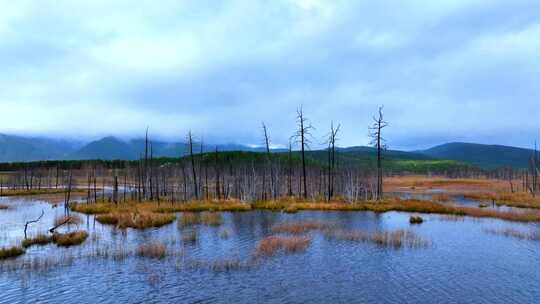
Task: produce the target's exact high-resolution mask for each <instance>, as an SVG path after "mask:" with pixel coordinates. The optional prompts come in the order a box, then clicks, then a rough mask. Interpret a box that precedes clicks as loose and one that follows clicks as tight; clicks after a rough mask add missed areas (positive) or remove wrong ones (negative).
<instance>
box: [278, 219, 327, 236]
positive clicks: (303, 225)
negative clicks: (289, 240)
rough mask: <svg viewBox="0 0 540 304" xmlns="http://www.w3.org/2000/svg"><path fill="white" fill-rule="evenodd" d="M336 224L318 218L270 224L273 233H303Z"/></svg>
mask: <svg viewBox="0 0 540 304" xmlns="http://www.w3.org/2000/svg"><path fill="white" fill-rule="evenodd" d="M335 226H336V225H335V224H333V223H328V222H322V221H319V220H300V221H294V222H284V223H279V224H276V225H274V226H272V232H274V233H289V234H303V233H307V232H309V231H311V230H325V229H332V228H334V227H335Z"/></svg>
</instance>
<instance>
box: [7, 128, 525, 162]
mask: <svg viewBox="0 0 540 304" xmlns="http://www.w3.org/2000/svg"><path fill="white" fill-rule="evenodd" d="M216 147H217V149H218V150H219V151H251V152H264V151H266V150H265V148H264V147H253V146H247V145H242V144H235V143H228V144H217V145H216V144H204V145H203V149H202V151H203V152H213V151H215V149H216ZM337 149H338V151H339V152H340V153H344V154H350V155H355V156H357V157H358V156H365V157H366V158H367V157H370V156H372V155H373V154H374V153H376V150H375V148H373V147H366V146H352V147H339V148H337ZM193 150H194V152H195V153H199V152H200V151H201V145H200V143H198V142H194V146H193ZM144 151H145V139H144V138H136V139H130V140H123V139H119V138H117V137H114V136H107V137H103V138H101V139H98V140H94V141H91V142H88V143H86V144H82V143H81V142H78V141H75V140H63V139H61V140H58V139H48V138H39V137H24V136H15V135H6V134H0V162H18V161H38V160H90V159H102V160H115V159H121V160H135V159H139V158H141V157H143V156H144ZM272 151H273V152H285V151H286V149H273V150H272ZM148 153H149V154H150V153H152V156H153V157H180V156H184V155H186V154H187V153H188V146H187V144H186V143H184V142H165V141H159V140H149V151H148ZM533 153H534V150H531V149H524V148H517V147H511V146H503V145H485V144H475V143H462V142H452V143H446V144H442V145H438V146H435V147H432V148H429V149H425V150H417V151H411V152H407V151H399V150H387V151H385V153H384V156H385V158H387V159H402V160H429V159H444V160H454V161H459V162H463V163H468V164H472V165H476V166H479V167H482V168H486V169H493V168H497V167H505V166H508V167H514V168H526V167H527V165H528V161H529V158H530V157H531V156H532V155H533Z"/></svg>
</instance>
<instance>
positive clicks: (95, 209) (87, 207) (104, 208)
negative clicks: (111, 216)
mask: <svg viewBox="0 0 540 304" xmlns="http://www.w3.org/2000/svg"><path fill="white" fill-rule="evenodd" d="M70 208H71V210H72V211H75V212H79V213H84V214H103V213H109V212H111V211H112V210H113V208H114V207H113V205H112V204H110V203H97V204H84V203H76V204H70Z"/></svg>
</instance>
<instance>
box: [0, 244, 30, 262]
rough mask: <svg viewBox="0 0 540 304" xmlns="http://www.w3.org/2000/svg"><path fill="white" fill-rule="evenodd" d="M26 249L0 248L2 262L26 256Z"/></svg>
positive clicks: (17, 247)
mask: <svg viewBox="0 0 540 304" xmlns="http://www.w3.org/2000/svg"><path fill="white" fill-rule="evenodd" d="M24 252H25V251H24V248H22V247H20V246H12V247H2V248H0V260H6V259H12V258H16V257H18V256H20V255H23V254H24Z"/></svg>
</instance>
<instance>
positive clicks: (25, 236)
mask: <svg viewBox="0 0 540 304" xmlns="http://www.w3.org/2000/svg"><path fill="white" fill-rule="evenodd" d="M44 214H45V211H43V210H41V215H40V216H39V217H38V218H37V219H35V220H32V221H27V222H26V223H25V224H24V239H25V240H26V239H27V237H28V236H27V234H26V231H27V230H28V225H30V224H33V223H37V222H39V221H40V220H41V218H42V217H43V215H44Z"/></svg>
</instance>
